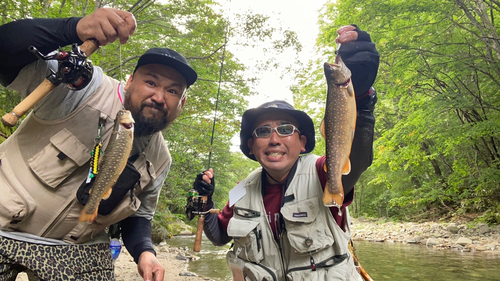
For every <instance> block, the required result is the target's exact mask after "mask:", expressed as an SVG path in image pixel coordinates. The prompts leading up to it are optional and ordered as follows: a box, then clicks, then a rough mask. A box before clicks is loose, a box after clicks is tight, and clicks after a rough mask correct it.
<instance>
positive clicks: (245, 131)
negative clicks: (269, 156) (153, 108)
mask: <svg viewBox="0 0 500 281" xmlns="http://www.w3.org/2000/svg"><path fill="white" fill-rule="evenodd" d="M269 112H271V113H272V112H283V113H286V114H288V115H290V116H292V117H293V118H294V119H295V120H296V121H297V123H298V125H299V130H300V133H301V135H304V136H306V139H307V142H306V146H305V149H306V150H305V151H304V152H301V153H300V154H306V153H309V152H311V151H312V150H313V149H314V146H315V144H316V137H315V131H314V123H313V121H312V119H311V118H310V117H309V115H307V113H305V112H303V111H300V110H290V109H283V108H273V107H267V108H259V107H258V108H252V109H249V110H247V111H245V113H243V117H242V118H241V130H240V150H241V152H243V154H245V155H246V156H247V157H248V158H250V159H252V160H254V161H257V160H256V159H255V155H253V154H250V148H249V147H248V140H249V139H250V138H252V134H253V126H254V124H255V121H256V120H257V118H259V117H260V116H261V115H262V114H265V113H269Z"/></svg>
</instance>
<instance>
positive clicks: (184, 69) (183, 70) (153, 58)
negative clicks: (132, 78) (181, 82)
mask: <svg viewBox="0 0 500 281" xmlns="http://www.w3.org/2000/svg"><path fill="white" fill-rule="evenodd" d="M152 63H156V64H163V65H166V66H170V67H172V68H173V69H175V70H177V71H178V72H179V73H180V74H181V75H182V76H184V79H186V83H187V87H188V88H189V86H191V85H193V84H194V82H196V79H198V74H197V73H196V71H194V69H192V68H191V67H190V66H188V65H186V64H184V63H182V62H180V61H178V60H177V59H175V58H171V57H168V56H164V55H159V54H144V55H142V56H141V57H140V58H139V61H138V62H137V65H136V67H135V70H137V69H138V68H139V67H141V66H143V65H146V64H152ZM135 70H134V72H135Z"/></svg>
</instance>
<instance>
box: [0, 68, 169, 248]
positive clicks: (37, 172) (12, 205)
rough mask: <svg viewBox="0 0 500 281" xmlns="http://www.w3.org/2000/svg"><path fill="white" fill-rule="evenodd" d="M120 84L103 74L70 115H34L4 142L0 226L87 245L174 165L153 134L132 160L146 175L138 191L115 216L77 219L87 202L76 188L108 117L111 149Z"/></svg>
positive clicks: (105, 131) (133, 207)
mask: <svg viewBox="0 0 500 281" xmlns="http://www.w3.org/2000/svg"><path fill="white" fill-rule="evenodd" d="M118 87H119V82H118V81H116V80H114V79H112V78H110V77H108V76H105V75H104V77H103V81H102V84H101V85H100V86H99V88H98V89H97V90H96V91H95V93H93V94H92V95H91V96H90V97H89V98H87V99H86V100H85V101H84V102H83V104H81V105H80V106H79V107H78V108H77V109H75V110H74V111H73V112H71V113H70V114H69V115H68V116H66V117H64V118H63V119H59V120H54V121H44V120H41V119H39V118H37V117H36V116H35V115H34V114H33V113H30V114H29V115H28V116H27V117H26V119H25V120H24V121H23V122H22V124H21V125H20V126H19V128H18V129H17V130H16V131H15V132H14V134H12V136H10V137H9V138H8V139H7V140H6V141H5V142H4V143H2V145H0V186H1V191H2V193H3V194H2V195H1V196H0V229H2V230H12V231H17V232H26V233H31V234H34V235H38V236H40V237H46V238H53V239H59V240H63V241H65V242H68V243H83V242H86V241H89V240H91V239H92V238H93V237H95V236H96V235H97V234H99V233H100V232H102V231H103V230H104V229H105V228H106V227H107V226H109V225H111V224H113V223H116V222H119V221H121V220H123V219H125V218H127V217H128V216H130V215H131V214H133V213H134V212H135V211H137V209H138V208H139V205H140V200H139V199H138V198H137V197H136V195H137V194H139V193H140V192H141V191H142V190H143V189H144V188H145V187H146V186H147V185H148V184H149V183H151V182H153V181H154V180H155V179H156V177H157V175H159V174H160V173H161V172H162V171H163V170H164V169H165V168H166V167H168V165H169V164H170V163H169V162H170V159H171V158H170V153H169V151H168V149H167V146H166V144H165V141H164V139H163V136H162V135H161V132H158V133H156V134H154V135H153V136H152V138H151V140H150V141H149V143H148V145H147V146H146V148H145V150H144V151H143V153H141V154H140V155H139V156H138V158H137V159H136V160H135V162H134V163H133V165H134V167H135V168H136V169H137V170H138V171H139V173H140V174H141V178H140V181H139V182H138V183H137V184H136V185H135V187H134V190H133V193H134V194H132V195H131V196H125V197H124V198H123V199H122V201H121V202H120V203H119V204H118V206H117V207H116V208H115V209H114V210H113V211H112V212H111V213H110V214H108V215H106V216H102V215H98V216H97V218H96V220H95V222H94V223H92V224H87V223H79V221H78V218H79V216H80V212H81V210H82V208H83V206H82V205H81V204H80V203H79V202H78V200H77V199H76V192H77V189H78V188H79V187H80V185H81V184H82V183H83V182H84V181H85V179H86V178H87V175H88V172H89V168H90V163H89V162H90V161H89V160H90V157H91V155H90V152H91V150H92V149H93V147H94V145H95V139H96V137H97V135H98V124H99V120H100V119H102V120H105V125H104V128H103V130H102V143H103V150H104V151H106V147H107V144H108V143H109V138H110V136H111V132H112V129H113V125H114V119H115V118H116V113H117V112H118V110H120V109H121V108H122V103H121V101H120V98H119V95H118ZM157 171H158V174H157Z"/></svg>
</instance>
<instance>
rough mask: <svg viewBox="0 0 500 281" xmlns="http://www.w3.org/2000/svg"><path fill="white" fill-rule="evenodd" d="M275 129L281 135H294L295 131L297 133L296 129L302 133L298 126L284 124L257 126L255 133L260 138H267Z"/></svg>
mask: <svg viewBox="0 0 500 281" xmlns="http://www.w3.org/2000/svg"><path fill="white" fill-rule="evenodd" d="M273 131H276V133H277V134H278V136H280V137H288V136H291V135H293V133H295V131H297V132H298V133H299V134H300V131H299V129H297V127H295V126H294V125H292V124H283V125H279V126H276V127H270V126H260V127H257V128H255V130H253V135H255V136H256V137H258V138H267V137H269V136H270V135H271V134H272V133H273Z"/></svg>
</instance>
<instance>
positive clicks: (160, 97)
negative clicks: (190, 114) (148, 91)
mask: <svg viewBox="0 0 500 281" xmlns="http://www.w3.org/2000/svg"><path fill="white" fill-rule="evenodd" d="M151 100H152V101H154V102H156V103H158V104H164V103H165V95H164V94H163V91H160V90H156V91H154V93H153V95H152V96H151Z"/></svg>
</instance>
